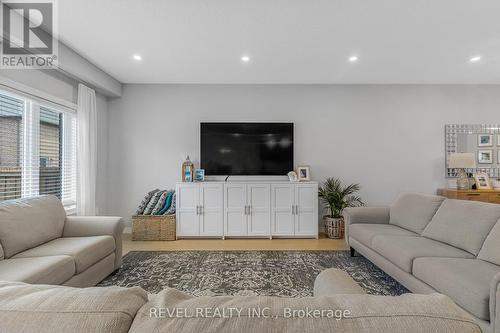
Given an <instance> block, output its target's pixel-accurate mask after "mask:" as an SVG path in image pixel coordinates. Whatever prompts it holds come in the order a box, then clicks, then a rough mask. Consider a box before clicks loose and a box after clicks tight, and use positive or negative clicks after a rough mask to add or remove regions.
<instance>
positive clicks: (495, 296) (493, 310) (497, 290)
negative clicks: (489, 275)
mask: <svg viewBox="0 0 500 333" xmlns="http://www.w3.org/2000/svg"><path fill="white" fill-rule="evenodd" d="M490 325H491V330H490V332H492V333H500V273H498V274H497V275H495V277H494V278H493V281H491V288H490Z"/></svg>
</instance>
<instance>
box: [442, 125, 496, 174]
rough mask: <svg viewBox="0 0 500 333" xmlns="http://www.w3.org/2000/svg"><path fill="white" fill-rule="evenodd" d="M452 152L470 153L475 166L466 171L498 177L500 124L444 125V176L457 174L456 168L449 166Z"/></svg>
mask: <svg viewBox="0 0 500 333" xmlns="http://www.w3.org/2000/svg"><path fill="white" fill-rule="evenodd" d="M454 153H472V154H474V156H475V160H476V168H474V169H466V172H467V173H478V172H483V173H486V174H488V175H489V176H490V177H495V178H498V177H500V125H498V124H496V125H491V124H490V125H485V124H482V125H446V126H445V155H446V165H445V168H446V177H448V178H453V177H456V176H457V171H458V170H457V169H452V168H449V167H448V166H449V163H448V161H449V156H450V155H451V154H454Z"/></svg>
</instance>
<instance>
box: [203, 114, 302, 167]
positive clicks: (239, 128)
mask: <svg viewBox="0 0 500 333" xmlns="http://www.w3.org/2000/svg"><path fill="white" fill-rule="evenodd" d="M200 146H201V153H200V155H201V168H202V169H205V174H206V175H268V176H270V175H286V174H287V173H288V172H289V171H290V170H293V123H201V145H200Z"/></svg>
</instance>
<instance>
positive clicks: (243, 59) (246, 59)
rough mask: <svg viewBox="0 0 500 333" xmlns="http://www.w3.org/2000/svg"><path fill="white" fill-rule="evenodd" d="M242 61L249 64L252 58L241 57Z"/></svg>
mask: <svg viewBox="0 0 500 333" xmlns="http://www.w3.org/2000/svg"><path fill="white" fill-rule="evenodd" d="M241 61H243V62H249V61H250V57H249V56H242V57H241Z"/></svg>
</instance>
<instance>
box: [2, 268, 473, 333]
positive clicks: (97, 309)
mask: <svg viewBox="0 0 500 333" xmlns="http://www.w3.org/2000/svg"><path fill="white" fill-rule="evenodd" d="M230 309H233V310H232V312H230V311H231V310H230ZM236 309H238V311H236ZM217 310H218V311H219V316H217V315H216V311H217ZM292 310H293V311H296V312H295V314H293V312H292ZM328 310H331V311H335V312H336V314H335V315H329V314H328V313H331V312H323V314H321V311H328ZM299 311H302V312H299ZM306 311H308V313H310V315H306ZM346 311H348V312H346ZM197 313H198V314H197ZM222 313H224V315H223V316H222ZM252 313H253V315H251V314H252ZM257 313H261V315H260V316H259V315H257ZM249 314H250V315H249ZM0 332H9V333H11V332H14V333H15V332H37V333H59V332H60V333H66V332H72V333H79V332H82V333H84V332H85V333H89V332H109V333H125V332H131V333H142V332H158V333H163V332H165V333H167V332H179V333H181V332H186V333H192V332H213V333H216V332H217V333H224V332H258V333H261V332H289V333H292V332H297V333H299V332H300V333H302V332H357V333H361V332H370V333H401V332H407V333H429V332H436V333H438V332H439V333H457V332H460V333H480V332H481V329H480V327H479V325H478V324H477V323H476V322H475V321H474V319H473V318H472V317H471V316H470V315H469V314H467V313H466V312H465V311H464V310H462V309H460V308H459V307H458V306H457V305H456V304H455V303H454V302H453V301H452V300H451V299H450V298H449V297H447V296H445V295H441V294H433V295H416V294H406V295H403V296H398V297H391V296H374V295H366V294H364V291H363V290H362V289H361V288H360V287H359V286H358V285H357V284H356V283H355V282H354V281H353V280H352V279H351V278H350V277H349V276H348V275H347V274H346V273H345V272H342V271H339V270H335V269H328V270H325V271H323V272H321V273H320V274H319V275H318V277H317V278H316V282H315V286H314V297H305V298H282V297H265V296H218V297H211V296H205V297H192V296H189V295H187V294H185V293H183V292H181V291H178V290H175V289H171V288H167V289H165V290H163V291H161V292H160V293H158V294H155V295H148V294H147V293H146V292H145V291H144V290H143V289H141V288H139V287H133V288H120V287H105V288H99V287H95V288H84V289H80V288H70V287H63V286H49V285H30V284H24V283H19V282H1V281H0Z"/></svg>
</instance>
